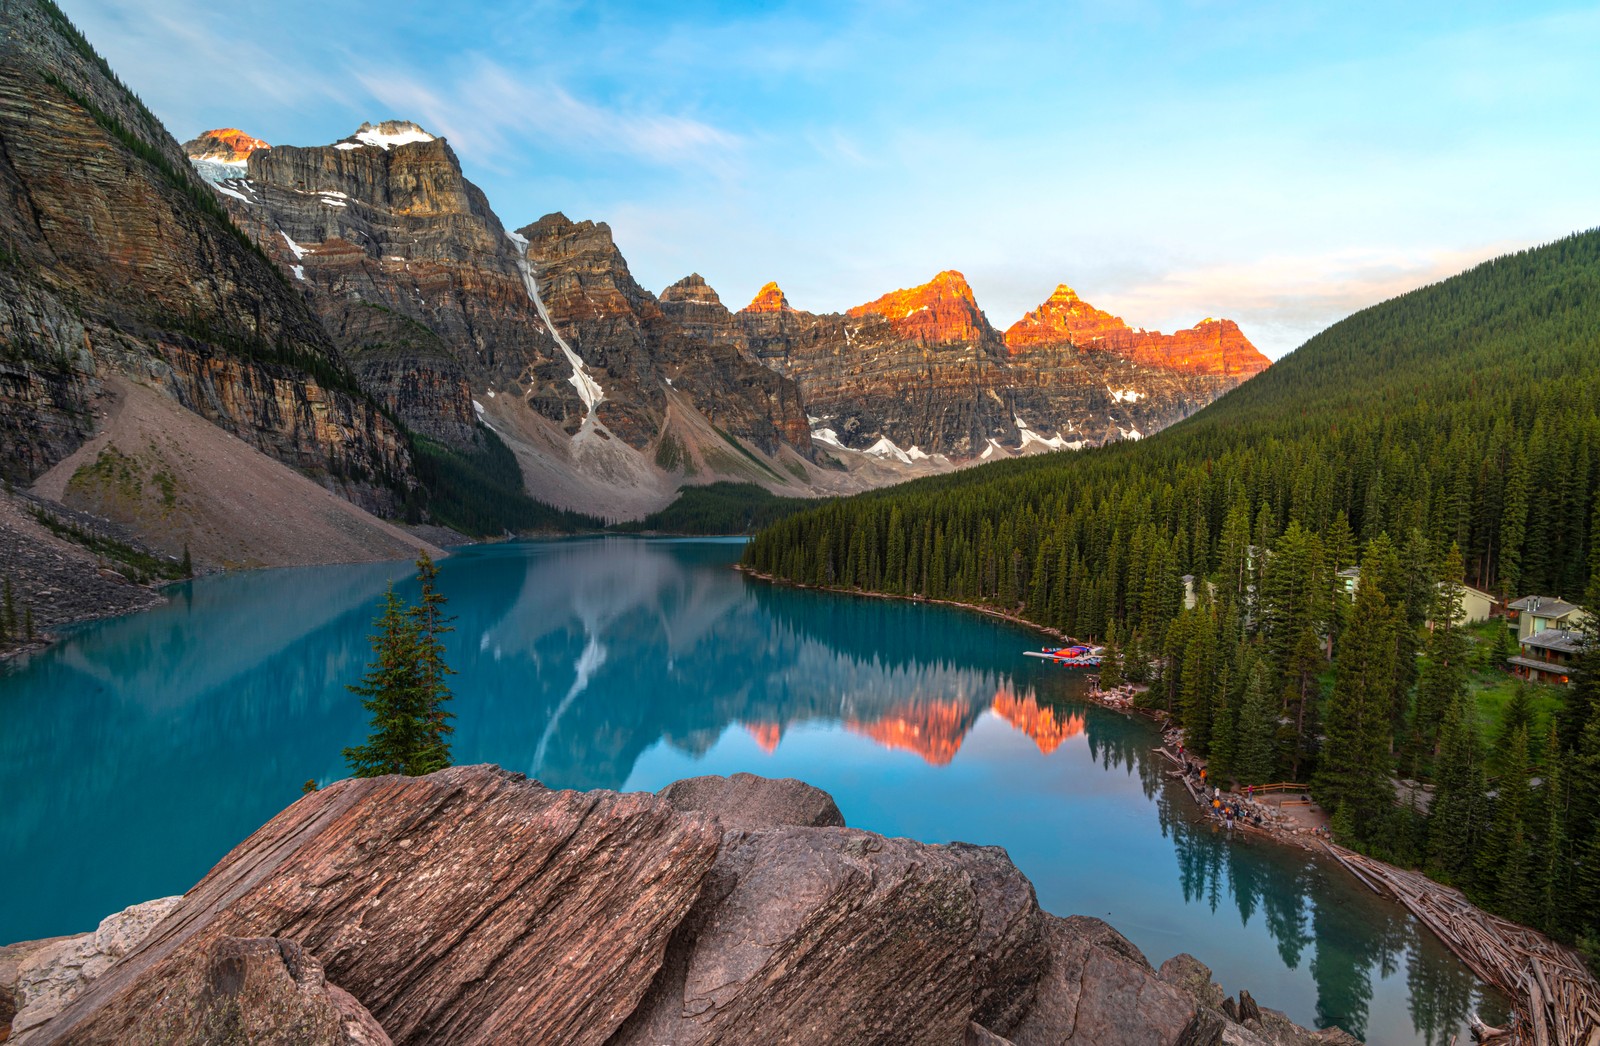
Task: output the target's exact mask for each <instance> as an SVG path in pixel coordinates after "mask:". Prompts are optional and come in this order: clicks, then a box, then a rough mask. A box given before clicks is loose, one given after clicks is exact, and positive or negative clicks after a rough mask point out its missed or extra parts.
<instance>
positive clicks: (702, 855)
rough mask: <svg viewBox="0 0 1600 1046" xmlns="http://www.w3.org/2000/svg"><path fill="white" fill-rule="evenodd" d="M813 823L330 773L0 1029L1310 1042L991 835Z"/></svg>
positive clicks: (314, 1035)
mask: <svg viewBox="0 0 1600 1046" xmlns="http://www.w3.org/2000/svg"><path fill="white" fill-rule="evenodd" d="M840 821H842V818H841V817H840V816H839V814H838V808H837V806H835V805H834V803H833V801H832V799H831V798H829V797H828V796H827V795H826V794H825V793H823V792H820V791H818V790H817V789H814V788H811V787H810V786H808V785H805V784H803V783H801V782H798V781H769V780H765V779H762V778H756V777H752V776H750V775H746V774H741V775H736V776H735V777H733V778H731V779H724V778H698V779H693V780H690V781H686V782H679V783H678V784H676V785H673V786H671V787H669V788H667V789H664V790H663V792H662V794H661V795H659V796H652V795H647V794H643V793H635V794H626V795H618V794H616V793H613V792H599V791H597V792H558V791H551V790H549V789H546V788H544V787H543V786H541V785H539V784H538V783H537V782H533V781H529V780H527V779H525V778H523V777H522V776H521V775H517V774H512V773H508V772H506V771H504V770H500V769H498V768H494V767H458V768H455V769H451V770H447V771H443V772H441V773H438V774H434V775H431V776H429V777H425V778H396V777H390V778H378V779H373V780H365V781H353V780H352V781H344V782H340V783H339V784H336V785H333V786H332V787H330V788H327V789H325V790H323V791H321V792H318V793H314V794H313V795H310V796H307V797H306V798H304V799H302V800H300V801H299V802H298V803H296V804H294V805H293V806H291V807H290V808H289V809H287V810H285V811H284V812H283V813H281V814H279V815H278V816H277V817H276V818H274V819H273V820H272V821H271V822H269V823H268V824H267V825H266V826H265V827H263V828H262V829H260V830H259V831H258V832H256V833H255V835H253V836H251V837H250V838H249V839H247V840H246V841H245V842H244V843H242V844H241V845H240V846H239V847H237V848H236V849H235V850H234V851H233V852H232V853H230V854H229V855H228V856H227V857H225V858H224V859H223V860H222V861H221V863H219V864H218V865H217V867H216V868H214V869H213V870H212V871H211V873H210V874H209V875H208V876H207V877H206V878H205V879H204V880H202V881H201V882H200V883H199V884H198V885H197V886H196V887H195V888H194V889H193V890H191V891H190V892H189V893H188V894H187V895H186V896H185V897H184V898H183V899H182V901H181V903H178V904H176V905H175V906H174V907H173V908H172V910H171V911H170V913H169V914H167V915H166V916H165V918H164V919H162V920H161V922H160V923H159V925H157V926H155V927H154V928H153V929H151V930H150V931H149V932H148V934H147V935H145V936H143V938H142V939H141V940H138V941H137V942H135V943H132V944H131V945H130V946H129V947H128V948H127V949H126V954H125V955H124V956H123V957H121V958H120V959H118V960H117V961H116V962H115V963H114V964H113V965H111V966H110V968H109V969H108V970H105V971H104V972H103V973H101V974H100V976H98V978H97V979H94V980H93V981H92V982H82V983H79V984H78V985H77V986H76V988H75V990H76V991H77V994H76V995H75V997H70V993H67V994H68V995H69V998H67V999H64V1000H62V1001H64V1002H65V1006H64V1008H62V1009H61V1011H60V1013H59V1014H57V1015H56V1016H54V1017H52V1018H50V1019H48V1020H46V1021H44V1023H42V1024H40V1023H37V1022H35V1021H30V1022H29V1024H28V1026H27V1027H23V1026H22V1025H21V1022H20V1021H19V1026H18V1028H17V1029H16V1030H17V1035H16V1037H15V1039H14V1040H13V1041H14V1042H15V1043H18V1044H22V1046H37V1044H42V1043H69V1042H70V1043H75V1044H76V1043H135V1044H144V1043H152V1044H153V1043H158V1042H160V1043H166V1042H193V1043H209V1042H250V1043H279V1042H282V1043H290V1042H296V1043H311V1044H315V1046H323V1044H327V1046H382V1044H384V1043H387V1042H391V1041H392V1042H393V1043H397V1044H409V1043H446V1044H449V1043H496V1044H498V1043H539V1044H554V1043H580V1044H595V1046H601V1044H615V1046H633V1044H666V1043H671V1044H685V1046H688V1044H694V1046H699V1044H712V1043H721V1044H733V1043H763V1044H766V1043H796V1044H800V1043H804V1044H812V1043H850V1044H856V1043H883V1044H890V1043H893V1044H914V1043H929V1044H934V1043H938V1044H960V1043H980V1044H981V1043H987V1044H990V1046H996V1044H998V1046H1004V1044H1006V1043H1011V1044H1014V1046H1035V1044H1037V1046H1056V1044H1060V1043H1102V1044H1107V1046H1109V1044H1112V1043H1117V1044H1123V1043H1133V1044H1138V1043H1150V1044H1181V1046H1214V1044H1216V1043H1222V1042H1227V1043H1237V1044H1240V1046H1258V1044H1261V1043H1266V1042H1272V1043H1275V1044H1276V1043H1282V1044H1285V1046H1294V1044H1301V1043H1312V1042H1317V1041H1323V1040H1322V1039H1321V1038H1320V1037H1319V1036H1313V1035H1312V1034H1311V1033H1308V1032H1305V1031H1304V1030H1302V1029H1298V1028H1295V1027H1294V1026H1293V1025H1290V1024H1288V1022H1286V1021H1283V1022H1282V1024H1281V1026H1280V1025H1279V1024H1278V1023H1272V1025H1271V1028H1270V1033H1271V1034H1270V1035H1267V1034H1265V1033H1266V1032H1267V1031H1268V1028H1267V1026H1266V1022H1267V1021H1268V1020H1269V1018H1276V1015H1272V1014H1271V1013H1270V1011H1261V1015H1260V1016H1257V1017H1252V1018H1251V1019H1250V1020H1247V1021H1246V1022H1245V1023H1243V1024H1241V1023H1239V1022H1238V1021H1237V1020H1233V1019H1230V1018H1229V1017H1227V1016H1225V1015H1224V1012H1223V1010H1222V1009H1221V1008H1219V1007H1220V1000H1221V997H1222V996H1221V990H1220V989H1218V988H1216V986H1215V985H1212V984H1211V983H1210V973H1209V971H1207V970H1206V969H1205V967H1204V966H1201V965H1200V964H1199V963H1197V962H1195V961H1194V960H1191V959H1187V958H1186V957H1184V958H1183V959H1181V960H1179V961H1175V962H1173V963H1169V964H1168V967H1164V968H1163V971H1162V973H1160V974H1158V973H1157V972H1156V971H1155V970H1154V969H1152V968H1151V966H1150V964H1149V963H1148V962H1147V961H1146V960H1145V958H1144V957H1143V956H1142V955H1140V954H1139V952H1138V950H1137V949H1135V948H1134V947H1133V945H1132V944H1130V943H1129V942H1128V941H1127V940H1126V939H1125V938H1123V937H1121V936H1120V935H1118V934H1117V933H1116V932H1115V931H1114V930H1112V929H1111V928H1110V927H1108V926H1106V925H1105V924H1104V923H1102V922H1100V921H1098V920H1095V919H1085V918H1072V919H1059V918H1056V917H1055V916H1051V915H1048V914H1046V913H1045V912H1043V911H1041V910H1040V909H1039V906H1038V903H1037V900H1036V898H1035V895H1034V890H1033V887H1032V885H1031V884H1030V883H1029V882H1028V880H1027V879H1026V878H1025V877H1024V876H1023V875H1022V874H1021V873H1020V872H1019V871H1017V869H1016V867H1015V866H1014V865H1013V864H1012V863H1011V861H1010V859H1009V858H1008V857H1007V856H1006V854H1005V852H1004V851H1003V850H1000V849H998V848H994V847H981V846H968V845H964V844H959V843H957V844H951V845H948V846H927V845H924V844H921V843H917V842H913V841H911V840H907V839H884V838H882V837H880V836H876V835H873V834H871V833H867V832H862V831H856V830H853V829H849V828H845V827H843V826H842V825H840V824H839V822H840ZM80 944H81V940H80V941H79V944H73V942H71V941H69V942H66V943H65V944H63V943H61V942H56V943H54V944H51V945H48V947H49V948H51V949H55V950H56V951H58V952H62V951H65V952H71V951H72V950H73V948H76V947H78V946H79V945H80ZM34 951H35V952H36V951H37V949H35V950H34ZM29 954H34V952H30V953H29ZM5 955H6V953H5V952H0V959H3V958H4V957H5ZM24 961H28V960H24ZM13 965H15V963H13ZM11 976H12V977H13V980H14V979H15V974H14V973H13V974H12V975H11ZM5 977H6V974H5V970H3V969H0V997H5V996H6V995H7V994H8V993H9V992H11V990H12V988H13V985H12V984H11V983H8V982H7V981H6V979H5ZM1249 1008H1250V1010H1251V1012H1252V1013H1254V1012H1255V1011H1254V1006H1253V1003H1252V1004H1251V1006H1250V1007H1249ZM0 1038H3V1030H0Z"/></svg>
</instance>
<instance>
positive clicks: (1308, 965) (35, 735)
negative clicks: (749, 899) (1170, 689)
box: [0, 539, 1493, 1044]
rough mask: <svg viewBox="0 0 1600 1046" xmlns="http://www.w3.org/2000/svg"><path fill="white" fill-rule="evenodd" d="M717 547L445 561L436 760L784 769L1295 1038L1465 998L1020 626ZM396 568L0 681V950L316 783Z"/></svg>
mask: <svg viewBox="0 0 1600 1046" xmlns="http://www.w3.org/2000/svg"><path fill="white" fill-rule="evenodd" d="M738 554H739V546H738V545H737V544H736V543H730V542H717V541H682V542H675V541H647V540H636V539H603V540H580V541H565V542H548V543H532V544H522V545H500V546H485V547H478V548H472V549H467V550H464V551H462V552H460V553H458V554H457V555H455V556H452V557H451V558H449V559H448V560H445V561H444V562H443V563H442V564H441V567H442V570H441V576H440V587H441V590H442V591H443V592H444V593H445V594H446V595H447V596H448V597H449V600H450V604H449V609H450V610H451V612H453V613H454V614H455V615H456V621H455V628H456V631H455V632H454V633H452V634H451V635H450V637H449V643H448V654H447V656H448V658H449V660H450V663H451V664H452V665H453V666H454V667H455V668H456V669H457V671H458V673H459V675H457V676H456V677H455V678H454V679H453V680H452V686H453V688H454V690H455V692H456V695H457V697H456V699H455V701H454V702H453V706H452V711H454V712H455V714H456V720H455V726H456V734H455V737H454V754H455V758H456V761H457V762H461V763H474V762H493V763H498V764H500V765H502V766H505V767H507V768H509V769H513V770H519V771H522V772H524V773H528V774H530V775H533V776H537V777H538V778H539V779H541V780H542V781H544V782H545V783H546V784H549V785H551V786H552V787H562V788H612V789H655V788H659V787H661V786H662V785H664V784H666V783H668V782H669V781H671V780H674V779H676V778H678V777H683V776H689V775H693V774H702V773H723V774H725V773H732V772H735V771H739V770H748V771H751V772H753V773H759V774H766V775H769V776H791V777H801V778H804V779H805V780H808V781H811V782H812V783H814V784H816V785H818V786H819V787H822V788H825V789H827V790H828V791H829V792H831V793H832V794H833V795H834V797H835V799H836V800H837V801H838V803H839V806H840V808H841V809H842V810H843V812H844V814H845V817H846V820H847V821H848V823H850V824H851V825H853V826H856V827H860V828H866V829H871V830H874V831H880V832H884V833H886V834H891V835H907V836H911V837H914V838H919V839H923V840H926V841H929V842H944V841H949V840H954V839H962V840H966V841H969V842H978V843H993V844H999V845H1003V846H1005V847H1006V848H1007V850H1008V851H1009V852H1010V854H1011V856H1012V858H1013V860H1015V861H1016V862H1017V864H1018V866H1019V867H1021V868H1022V870H1023V871H1024V872H1026V873H1027V874H1028V875H1029V876H1030V878H1032V879H1033V881H1034V883H1035V884H1036V886H1037V888H1038V892H1039V898H1040V903H1041V904H1042V905H1043V906H1044V907H1045V908H1047V909H1049V910H1051V911H1054V912H1057V913H1059V914H1073V913H1082V914H1087V915H1095V916H1100V917H1103V918H1106V919H1108V921H1110V922H1111V923H1112V924H1113V925H1115V926H1116V927H1117V928H1118V929H1119V930H1121V931H1122V932H1123V933H1125V934H1127V935H1128V936H1129V937H1130V938H1131V939H1132V940H1133V941H1134V943H1135V944H1137V945H1138V946H1139V947H1140V948H1141V949H1143V950H1144V951H1145V952H1146V954H1148V955H1149V956H1150V958H1151V959H1152V960H1154V961H1156V962H1160V961H1161V960H1163V959H1165V958H1167V957H1169V956H1170V955H1172V954H1174V953H1176V952H1179V951H1184V950H1192V951H1194V952H1196V953H1198V954H1199V955H1200V957H1201V958H1202V959H1203V960H1204V961H1205V962H1207V963H1208V964H1210V965H1211V966H1212V967H1213V969H1214V970H1215V971H1216V976H1217V979H1218V980H1219V982H1220V983H1222V984H1223V985H1224V987H1225V988H1227V989H1228V990H1230V991H1234V992H1236V991H1238V990H1239V989H1240V988H1248V989H1250V991H1251V992H1252V994H1254V995H1255V996H1256V997H1257V998H1258V999H1260V1000H1261V1001H1262V1002H1263V1003H1264V1004H1265V1005H1269V1006H1272V1007H1274V1008H1277V1009H1282V1010H1285V1011H1287V1012H1288V1013H1289V1014H1290V1015H1291V1016H1292V1017H1294V1018H1295V1019H1297V1020H1299V1021H1301V1022H1302V1023H1307V1024H1323V1025H1326V1024H1338V1025H1340V1026H1342V1027H1344V1028H1346V1029H1347V1030H1349V1031H1351V1032H1353V1033H1355V1034H1357V1035H1360V1036H1364V1037H1367V1038H1369V1039H1370V1040H1371V1041H1373V1042H1382V1043H1404V1042H1427V1043H1430V1044H1431V1043H1439V1044H1443V1043H1446V1042H1448V1041H1450V1038H1451V1036H1452V1035H1454V1034H1455V1033H1456V1031H1458V1030H1459V1029H1460V1028H1461V1027H1462V1025H1463V1022H1464V1020H1465V1017H1466V1015H1467V1014H1468V1013H1469V1012H1470V1011H1471V1009H1472V1007H1473V1006H1474V1005H1476V1000H1477V997H1478V989H1477V986H1476V985H1475V982H1474V981H1473V979H1472V978H1471V977H1470V976H1469V975H1468V974H1467V972H1466V971H1465V970H1464V969H1463V968H1462V967H1461V966H1460V964H1459V963H1457V962H1456V961H1455V960H1454V959H1452V958H1451V957H1450V956H1449V955H1448V954H1447V953H1445V952H1444V950H1443V949H1442V948H1441V947H1440V946H1439V945H1438V943H1437V942H1436V941H1434V940H1433V939H1432V938H1431V937H1429V936H1427V935H1426V934H1424V933H1420V932H1419V930H1418V927H1417V924H1416V923H1415V921H1414V920H1412V919H1410V918H1409V917H1407V916H1405V915H1404V913H1403V912H1401V911H1400V910H1399V909H1398V908H1396V907H1395V906H1394V905H1391V904H1387V903H1385V902H1383V901H1381V900H1379V899H1378V898H1376V897H1374V896H1372V895H1370V894H1367V893H1363V892H1359V887H1357V886H1356V885H1355V884H1354V883H1353V882H1352V881H1350V880H1349V878H1348V877H1347V876H1346V875H1345V874H1344V873H1343V872H1342V870H1340V869H1338V868H1337V867H1331V868H1330V867H1328V866H1327V865H1326V863H1325V862H1323V861H1320V860H1317V859H1314V858H1312V857H1310V856H1308V855H1306V854H1303V853H1301V852H1299V851H1297V850H1293V849H1291V848H1287V847H1283V846H1278V845H1274V844H1268V843H1263V842H1260V841H1256V840H1246V839H1243V838H1229V837H1228V836H1227V835H1226V833H1224V832H1222V831H1220V830H1216V829H1214V828H1212V827H1211V826H1210V825H1209V824H1206V823H1203V822H1199V821H1197V820H1196V819H1195V817H1194V815H1193V811H1192V810H1191V809H1190V808H1188V807H1187V806H1185V805H1184V804H1185V803H1186V802H1187V796H1186V795H1184V793H1183V792H1182V791H1181V790H1177V789H1175V788H1174V787H1173V786H1172V785H1171V782H1170V781H1169V779H1168V778H1166V777H1165V775H1164V773H1163V770H1164V767H1163V766H1162V765H1161V762H1160V760H1159V759H1158V758H1156V757H1154V756H1153V755H1152V748H1153V744H1154V741H1155V735H1154V733H1153V731H1152V730H1151V728H1150V727H1149V725H1148V724H1147V723H1144V722H1143V721H1140V720H1135V719H1130V718H1127V717H1124V716H1121V715H1118V714H1116V713H1113V712H1109V711H1107V710H1105V709H1101V708H1098V707H1094V706H1090V705H1086V704H1084V703H1083V702H1082V701H1081V700H1080V698H1081V696H1082V686H1083V677H1082V675H1081V674H1080V673H1076V672H1073V671H1070V670H1065V669H1062V668H1060V667H1059V666H1055V665H1042V664H1038V663H1036V662H1033V661H1031V660H1030V659H1028V658H1025V657H1023V656H1021V652H1022V651H1023V650H1025V649H1028V648H1030V647H1033V646H1037V643H1038V640H1037V637H1035V636H1033V635H1032V634H1030V633H1028V632H1026V631H1024V630H1021V629H1018V628H1016V627H1013V626H1011V625H1008V624H1006V623H1003V622H999V621H995V620H992V619H989V618H985V617H981V616H978V615H973V614H966V613H962V612H959V611H955V610H950V609H948V608H941V607H930V606H925V605H914V604H908V603H902V602H894V601H888V600H880V599H867V598H850V597H838V596H829V595H823V594H819V593H812V592H800V591H794V590H789V589H782V588H775V587H771V586H768V585H765V584H760V583H754V582H750V581H747V580H746V579H745V578H743V577H742V576H740V575H739V574H737V573H736V572H735V571H734V570H732V569H731V568H732V565H733V563H734V562H735V561H736V560H737V558H738ZM410 573H411V571H410V569H409V567H408V565H406V564H378V565H363V566H348V567H328V568H320V569H316V570H278V571H262V572H256V573H251V574H241V575H234V576H227V577H218V578H210V579H205V580H202V581H198V582H195V583H192V584H189V585H185V586H180V587H179V588H178V589H176V590H175V592H176V595H175V598H174V600H173V602H172V603H171V605H169V606H167V607H163V608H160V609H158V610H156V611H153V612H150V613H147V614H141V615H137V616H134V617H130V618H124V619H120V620H115V621H107V622H100V623H96V624H93V625H89V626H85V627H83V628H82V629H79V630H77V631H76V632H75V633H74V634H73V635H72V637H71V638H70V639H68V641H66V642H64V643H62V644H60V645H59V646H57V647H56V648H54V649H52V650H50V651H48V652H46V653H44V654H42V655H39V656H36V657H33V658H31V659H30V660H28V661H27V662H26V663H24V664H22V665H19V666H16V667H14V668H12V669H9V670H6V671H4V672H3V673H0V722H3V724H4V730H3V732H0V794H3V795H4V796H5V797H6V799H7V802H6V806H5V813H4V815H3V817H4V821H3V823H0V827H3V829H4V838H5V839H6V842H7V850H6V855H7V858H8V859H6V860H3V861H0V896H4V897H6V898H8V899H9V900H8V902H7V903H6V904H4V905H0V943H5V942H9V941H13V940H21V939H27V938H30V937H40V936H46V935H51V934H59V933H68V932H74V931H78V930H83V929H86V928H90V927H92V926H93V925H94V923H95V922H96V921H97V920H98V919H99V918H100V917H101V916H102V915H104V914H106V913H108V912H111V911H114V910H116V909H118V908H120V907H122V906H124V905H127V904H129V903H133V902H135V901H140V900H145V899H148V898H151V897H156V896H161V895H164V894H170V893H175V892H179V891H182V890H184V889H186V888H187V887H189V886H190V885H191V884H192V883H194V882H195V881H196V880H197V879H199V878H200V876H201V875H203V874H204V872H205V871H206V870H207V868H209V867H210V866H211V864H212V863H214V862H215V861H216V860H217V859H218V858H219V857H221V856H222V854H223V853H225V852H226V851H227V850H228V849H229V848H230V847H231V846H233V845H234V844H235V843H237V842H238V841H240V840H241V839H243V838H244V837H245V836H246V835H247V834H249V832H251V831H252V830H254V829H255V828H256V827H258V826H259V825H260V824H262V823H263V822H265V821H266V820H267V819H268V818H270V817H271V816H272V815H273V814H274V813H276V812H277V811H278V810H279V809H281V808H282V807H283V806H284V805H286V804H288V803H290V802H292V801H293V800H294V799H295V798H296V797H297V796H298V794H299V791H300V786H301V783H302V782H304V781H305V780H307V779H308V778H309V779H314V780H317V781H321V782H327V781H330V780H334V779H337V778H339V777H342V776H344V773H345V769H344V765H343V761H342V758H341V756H340V751H341V749H342V748H343V747H344V746H345V745H349V744H353V743H356V742H358V741H359V740H361V738H362V737H363V736H364V735H365V732H366V723H365V714H364V713H363V711H362V709H361V707H360V703H359V701H358V700H357V699H356V698H355V697H354V696H353V695H351V694H350V693H348V691H347V690H346V689H345V684H347V683H350V682H354V681H355V680H357V679H358V678H359V676H360V674H361V672H362V670H363V667H364V665H365V663H366V661H367V659H368V657H369V646H368V639H367V636H368V633H369V632H370V631H371V622H372V618H373V616H374V613H375V604H376V601H377V599H378V598H379V596H380V595H381V594H382V592H383V590H384V587H385V586H386V585H387V584H388V583H389V582H390V581H391V580H397V581H398V583H397V590H398V591H399V592H400V594H401V595H402V596H406V597H410V596H414V595H415V590H414V582H413V581H412V580H411V579H410V576H409V575H410ZM23 899H25V901H24V900H23ZM1488 1016H1490V1017H1491V1019H1492V1017H1493V1014H1492V1013H1490V1014H1488Z"/></svg>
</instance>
